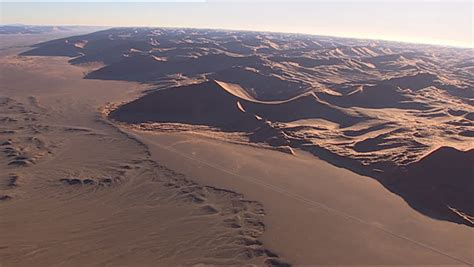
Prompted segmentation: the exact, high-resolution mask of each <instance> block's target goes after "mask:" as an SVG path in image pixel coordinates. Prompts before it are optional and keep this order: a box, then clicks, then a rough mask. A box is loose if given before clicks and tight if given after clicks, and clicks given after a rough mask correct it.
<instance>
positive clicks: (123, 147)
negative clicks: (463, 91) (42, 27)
mask: <svg viewBox="0 0 474 267" xmlns="http://www.w3.org/2000/svg"><path fill="white" fill-rule="evenodd" d="M2 38H4V37H2ZM8 38H17V39H18V42H21V46H18V45H15V44H14V43H15V42H13V41H9V43H8V45H4V46H3V47H2V48H1V50H0V152H1V153H0V195H1V199H0V265H1V266H183V265H185V266H187V265H191V266H208V265H210V266H213V265H236V266H243V265H246V266H253V265H256V266H261V265H269V266H285V265H286V264H291V265H295V266H300V265H308V266H470V265H472V264H473V263H474V228H473V227H472V225H469V220H470V219H472V217H470V216H471V215H472V214H469V205H471V206H470V208H472V203H471V204H469V203H468V204H467V207H468V208H466V203H464V202H462V201H465V198H462V197H461V198H460V200H458V199H456V201H458V202H456V201H455V200H453V202H452V203H455V204H456V205H458V206H456V207H460V208H458V209H456V210H455V211H458V213H457V214H458V215H460V216H461V217H462V216H465V218H466V220H467V222H466V223H464V222H463V221H457V220H461V219H456V218H457V217H456V218H454V217H449V216H447V217H442V215H433V216H429V215H430V214H429V212H425V211H424V210H423V209H422V208H417V207H416V205H418V204H419V203H422V202H417V201H418V200H417V199H415V200H413V201H412V202H410V201H411V200H410V198H409V197H405V196H406V195H404V194H403V193H397V192H395V193H394V192H393V191H396V190H389V189H388V188H390V187H389V186H384V185H385V184H384V181H385V180H383V179H381V180H377V179H374V177H372V176H371V175H370V173H366V172H364V171H358V170H356V169H355V168H348V167H346V165H344V164H339V163H338V162H337V161H335V160H328V159H327V157H324V155H321V156H319V157H318V155H317V154H315V153H314V151H313V150H311V149H305V146H295V145H291V144H290V145H288V144H285V145H284V146H280V145H278V146H275V145H271V144H269V143H268V142H247V141H246V139H245V138H244V137H245V136H247V135H245V136H244V137H243V134H241V133H242V132H246V131H243V130H242V131H235V130H234V129H232V130H229V129H227V128H225V127H221V126H222V125H220V124H219V123H221V121H217V120H212V121H209V123H197V124H199V125H197V124H193V123H186V122H185V121H183V120H184V119H183V118H182V117H179V118H178V117H173V120H174V121H163V123H160V120H161V117H159V119H157V120H156V121H155V122H149V123H148V122H147V123H143V122H141V121H133V122H130V121H131V120H133V119H136V117H133V116H137V115H136V114H135V115H133V116H129V117H127V116H128V115H127V114H130V113H127V112H132V111H128V110H127V108H130V109H131V110H132V109H133V108H134V107H133V106H127V105H131V104H133V102H131V101H141V100H140V99H141V97H146V96H150V95H152V94H157V96H156V97H158V96H160V95H159V94H160V93H162V94H163V95H164V96H165V97H166V92H162V91H160V90H158V91H153V90H154V89H155V88H156V86H157V85H158V86H163V87H170V86H169V85H168V84H167V83H161V84H160V83H158V82H157V83H149V82H140V81H136V80H134V79H127V80H121V79H103V78H101V79H95V78H93V79H84V76H87V75H91V74H92V75H94V73H97V71H95V70H96V69H97V68H100V67H102V66H98V65H97V64H79V65H75V64H70V63H69V62H68V60H70V58H69V57H66V56H55V55H48V56H32V55H19V54H20V53H22V52H25V51H27V50H29V49H30V47H27V46H28V45H33V44H35V43H37V42H38V39H36V38H37V37H34V38H33V37H31V39H28V38H30V37H28V36H26V37H25V36H22V37H18V36H17V37H8ZM10 43H11V44H10ZM25 45H26V46H25ZM105 71H107V70H105ZM105 71H104V72H105ZM99 74H100V73H99ZM99 74H96V75H99ZM222 75H223V74H222ZM140 79H143V77H141V78H140ZM167 82H169V81H167ZM199 82H200V81H192V82H189V81H182V80H179V79H176V80H175V81H174V83H173V86H194V84H198V85H199V84H200V83H199ZM163 84H165V85H166V86H164V85H163ZM189 84H191V85H189ZM232 84H233V83H232ZM232 84H229V83H225V82H205V83H204V85H203V86H206V87H205V89H202V90H207V88H208V87H212V88H213V87H216V86H217V87H219V86H222V88H223V90H224V89H225V90H224V91H225V93H228V92H231V93H232V95H233V96H234V97H235V96H238V97H239V98H238V99H240V100H239V104H238V106H237V108H238V109H240V110H245V111H247V113H248V112H249V110H256V111H255V112H257V111H258V112H261V113H258V114H263V113H265V112H266V110H268V109H270V110H273V109H276V108H274V107H273V106H270V108H267V106H265V105H281V104H282V103H281V101H283V104H284V103H287V102H284V100H280V99H277V98H279V96H268V98H271V97H274V98H275V99H271V101H270V100H268V101H270V102H271V104H266V103H267V102H265V101H267V100H265V101H264V100H256V99H254V98H252V96H249V95H247V94H246V93H245V92H243V91H241V89H242V88H241V87H238V86H237V87H236V86H234V85H232ZM203 88H204V87H203ZM471 89H472V88H471ZM150 90H152V92H151V93H150ZM165 90H166V89H165ZM178 90H179V89H178ZM199 90H200V89H199ZM224 91H222V92H224ZM182 92H185V90H183V91H182ZM219 92H220V91H219ZM153 97H155V96H153ZM160 97H161V96H160ZM169 97H171V98H169V99H167V100H170V99H173V97H175V96H174V95H171V96H169ZM310 97H311V96H310ZM137 99H138V100H137ZM174 99H175V101H180V103H185V104H186V105H193V103H188V102H186V101H190V100H189V99H187V100H186V99H184V100H183V99H176V98H174ZM219 99H220V100H222V99H223V100H222V101H226V100H225V99H224V98H219ZM167 100H165V101H167ZM220 100H219V101H220ZM143 101H145V102H146V100H143ZM157 101H159V100H157ZM272 101H273V102H272ZM127 103H131V104H127ZM318 103H319V102H318ZM324 103H326V102H324ZM456 103H458V102H456ZM145 104H146V103H145ZM145 104H144V105H145ZM471 104H472V103H471ZM118 106H119V108H118V109H117V107H118ZM162 106H163V107H165V106H166V103H164V104H163V105H162ZM177 106H179V104H178V105H177ZM262 106H264V107H262ZM339 106H344V104H340V105H339ZM465 106H468V104H463V103H458V107H465ZM453 107H454V104H453ZM392 108H393V113H392V114H399V113H396V112H397V110H395V109H396V108H395V107H392ZM398 108H400V107H398ZM121 109H122V110H125V111H121ZM469 109H471V110H469ZM336 110H337V111H332V110H331V111H328V114H333V113H332V112H335V114H336V113H337V112H339V111H340V110H343V109H339V108H337V109H336ZM466 110H467V111H465V112H464V113H462V112H460V113H462V114H465V113H468V112H471V113H472V106H470V107H469V108H467V109H466ZM388 111H389V109H387V110H384V112H388ZM121 112H122V113H121ZM143 112H145V111H143ZM223 112H224V111H223ZM226 112H227V111H226ZM229 112H231V111H229ZM232 112H233V111H232ZM370 112H375V111H374V110H368V111H367V114H368V113H370ZM414 112H415V111H414ZM275 113H277V111H275V112H274V113H270V112H269V113H268V114H270V115H268V116H272V114H275ZM124 114H125V115H124ZM137 114H139V112H138V113H137ZM229 114H231V115H229V116H233V115H232V114H234V113H229ZM337 114H339V113H337ZM354 114H355V113H351V114H349V115H341V116H342V117H337V118H341V120H344V119H345V118H346V116H347V117H348V118H349V117H350V118H356V119H355V120H356V121H357V120H358V119H357V118H358V116H356V115H354ZM357 114H359V113H357ZM145 115H146V116H148V115H147V114H145V113H144V116H145ZM385 115H386V114H385ZM385 115H384V114H382V113H381V115H380V117H381V118H380V121H382V120H383V117H384V116H385ZM235 116H237V115H235ZM238 116H241V115H238ZM245 116H247V115H245ZM331 116H332V115H331ZM334 116H336V115H334ZM338 116H339V115H338ZM397 116H398V115H397ZM399 116H404V114H401V113H400V114H399ZM207 118H211V117H207ZM236 118H237V117H236ZM242 118H244V119H245V120H246V122H247V119H246V118H247V117H242ZM328 118H329V117H328ZM328 118H326V119H325V118H315V120H313V121H311V120H309V122H308V121H306V122H305V123H310V124H311V123H312V124H314V123H315V121H316V122H318V123H319V124H320V125H322V126H321V127H322V128H324V129H323V130H322V134H327V135H328V136H329V132H331V133H334V136H335V135H336V134H337V133H340V131H341V130H338V128H337V127H336V126H334V123H331V121H330V118H333V117H330V118H329V119H328ZM432 118H435V119H433V120H436V116H433V117H432ZM166 119H167V120H168V117H167V118H166ZM237 119H240V117H239V118H237ZM254 119H255V117H252V120H250V119H249V120H248V121H249V124H252V123H260V122H259V121H260V120H261V118H257V120H255V121H256V122H254ZM282 120H283V121H284V123H287V124H285V127H286V128H287V129H290V128H291V127H295V126H294V125H291V123H292V122H290V121H289V120H285V119H282ZM318 120H319V121H318ZM348 121H350V120H349V119H348ZM303 122H304V120H298V122H297V124H298V125H297V126H299V127H301V125H302V123H303ZM293 123H294V122H293ZM363 123H364V122H361V124H354V125H364V124H363ZM205 124H207V126H212V128H205V127H204V126H202V125H205ZM319 124H318V125H319ZM342 124H344V122H342V123H341V125H342ZM379 124H380V123H379ZM252 125H253V124H252ZM367 125H368V126H367ZM346 126H348V125H346ZM365 126H367V127H369V128H370V127H373V125H369V124H366V125H365ZM219 127H221V128H219ZM226 127H227V126H226ZM249 127H250V126H249ZM348 127H350V125H349V126H348ZM331 128H333V130H330V129H331ZM379 128H380V127H379ZM216 129H220V130H216ZM272 129H273V128H272ZM348 129H349V130H350V131H353V132H355V131H357V130H359V131H361V129H355V128H348ZM349 130H347V131H349ZM463 131H464V132H466V131H468V130H466V129H463ZM396 134H397V133H394V135H396ZM374 136H375V135H374ZM438 137H439V136H437V138H438ZM334 138H336V137H333V139H332V140H333V141H334V140H335V139H334ZM433 138H434V137H433ZM463 138H467V137H460V138H458V139H457V140H454V139H453V140H451V141H449V142H450V143H449V144H451V146H453V147H456V148H457V149H459V150H460V151H467V150H468V149H472V148H473V146H472V139H463ZM437 140H438V139H437ZM466 140H467V141H466ZM469 140H470V141H469ZM325 145H326V147H329V148H331V142H328V143H322V144H321V146H325ZM366 145H367V146H369V145H370V144H366ZM399 147H403V146H399ZM329 148H328V149H329ZM364 148H365V149H366V150H367V148H366V147H364ZM395 148H396V147H395ZM462 149H464V150H462ZM432 150H434V149H432ZM409 151H414V150H409ZM417 151H418V150H417ZM456 151H457V150H456ZM402 152H403V151H402ZM428 152H429V151H428ZM428 152H426V153H425V154H424V155H426V154H428ZM374 154H375V156H374V158H376V159H377V157H378V156H380V155H378V154H377V153H376V152H374ZM354 155H355V156H354ZM354 155H353V157H354V158H357V155H358V154H357V155H356V154H354ZM424 155H423V156H424ZM347 157H351V156H350V155H348V156H347ZM420 157H421V156H420ZM417 160H419V159H417ZM351 169H352V170H351ZM387 169H388V168H387ZM387 169H385V170H387ZM464 171H465V170H464ZM468 171H469V170H468ZM471 178H472V177H471ZM387 179H388V178H387ZM381 181H382V182H381ZM403 192H404V191H403ZM404 197H405V198H404ZM413 203H415V204H413ZM459 203H460V204H459ZM463 203H464V204H463ZM453 205H454V204H453ZM436 207H438V206H436ZM453 207H454V206H453ZM453 209H454V208H453ZM433 210H434V211H437V210H436V209H435V208H433ZM440 214H441V213H440ZM440 216H441V217H440ZM453 218H454V219H453Z"/></svg>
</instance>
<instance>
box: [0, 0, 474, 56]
mask: <svg viewBox="0 0 474 267" xmlns="http://www.w3.org/2000/svg"><path fill="white" fill-rule="evenodd" d="M29 1H31V0H29ZM33 1H34V0H33ZM77 1H78V0H75V2H74V3H72V2H66V1H60V0H53V2H48V3H45V2H41V1H34V2H25V1H23V0H16V1H14V2H5V1H4V0H0V9H1V12H0V23H1V24H12V23H22V24H41V25H95V26H155V27H191V28H217V29H237V30H263V31H277V32H297V33H309V34H317V35H331V36H343V37H358V38H366V39H383V40H394V41H405V42H419V43H431V44H443V45H454V46H463V47H474V37H473V35H474V34H473V24H474V22H473V13H474V11H473V8H474V7H473V1H427V0H424V1H408V0H404V1H384V0H382V1H363V0H349V1H331V2H330V1H318V0H313V1H308V0H307V1H288V0H287V1H268V0H267V1H249V0H248V1H242V0H241V1H225V0H214V1H212V0H210V1H205V0H202V1H200V0H198V1H192V0H191V1H162V0H161V1H156V0H144V1H143V0H142V1H141V2H131V1H120V2H119V3H117V2H115V3H112V1H111V0H102V1H101V2H96V1H92V0H82V1H81V0H79V1H81V2H77Z"/></svg>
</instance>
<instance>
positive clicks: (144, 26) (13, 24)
mask: <svg viewBox="0 0 474 267" xmlns="http://www.w3.org/2000/svg"><path fill="white" fill-rule="evenodd" d="M0 1H1V0H0ZM9 25H10V26H18V25H22V26H54V27H58V26H64V27H99V28H108V29H112V28H163V29H196V30H217V31H241V32H255V33H259V32H261V33H275V34H297V35H309V36H315V37H331V38H341V39H357V40H363V41H382V42H393V43H403V44H413V45H427V46H438V47H447V48H458V49H474V43H473V42H471V44H470V46H469V45H464V44H452V43H445V42H442V41H441V42H430V41H423V40H400V39H392V38H384V37H370V36H367V37H362V36H354V35H328V34H318V33H309V32H290V31H278V30H264V29H262V30H258V29H255V30H250V29H236V28H210V27H191V26H156V25H89V24H23V23H21V22H20V23H0V26H9ZM471 38H472V37H471Z"/></svg>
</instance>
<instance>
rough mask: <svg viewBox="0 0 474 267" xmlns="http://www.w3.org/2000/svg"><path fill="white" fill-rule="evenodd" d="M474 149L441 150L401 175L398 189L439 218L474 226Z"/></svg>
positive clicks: (416, 163) (410, 200)
mask: <svg viewBox="0 0 474 267" xmlns="http://www.w3.org/2000/svg"><path fill="white" fill-rule="evenodd" d="M473 163H474V149H470V150H467V151H461V150H457V149H455V148H452V147H440V148H438V149H436V150H434V151H433V152H431V153H429V154H428V155H426V156H425V157H423V158H422V159H420V160H419V161H417V162H415V163H413V164H410V165H409V166H407V168H406V170H404V171H402V172H400V173H399V174H398V177H397V178H398V179H397V180H398V182H397V185H396V186H395V187H394V188H395V190H397V191H399V192H400V193H401V195H402V196H404V197H405V199H406V200H407V201H408V202H409V203H410V204H412V205H415V206H421V207H423V209H425V210H426V209H429V210H431V211H432V212H433V213H434V214H431V215H432V216H433V217H435V218H440V219H448V220H451V221H456V222H459V223H464V224H468V225H471V226H474V206H473V205H472V203H474V179H473V177H474V164H473Z"/></svg>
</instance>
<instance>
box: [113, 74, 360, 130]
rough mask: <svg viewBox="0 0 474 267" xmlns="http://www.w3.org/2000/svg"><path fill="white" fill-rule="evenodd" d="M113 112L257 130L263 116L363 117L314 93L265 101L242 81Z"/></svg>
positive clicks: (171, 93) (186, 90) (207, 85)
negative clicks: (284, 99)
mask: <svg viewBox="0 0 474 267" xmlns="http://www.w3.org/2000/svg"><path fill="white" fill-rule="evenodd" d="M110 115H111V117H112V118H113V119H116V120H119V121H125V122H129V123H140V122H149V121H151V122H178V123H187V124H195V125H208V126H213V127H218V128H221V129H224V130H239V131H250V130H253V129H255V128H256V127H258V126H260V125H262V122H263V120H269V121H278V122H290V121H295V120H300V119H310V118H321V119H325V120H328V121H332V122H335V123H339V124H340V125H342V126H344V125H350V124H353V123H356V122H359V121H361V120H363V118H361V117H357V116H356V115H352V114H350V113H348V112H346V111H342V110H341V109H339V108H337V107H334V106H331V105H330V104H328V103H325V102H322V101H321V100H319V99H318V98H317V96H315V95H314V94H313V93H306V94H303V95H300V96H298V97H295V98H292V99H290V100H287V101H274V102H263V101H257V100H255V99H253V98H252V97H251V96H250V95H249V94H248V93H247V92H246V91H245V90H243V89H242V88H241V87H240V86H238V85H233V84H228V83H224V82H220V81H207V82H203V83H199V84H193V85H188V86H182V87H174V88H169V89H164V90H159V91H156V92H153V93H150V94H148V95H146V96H143V97H141V98H139V99H137V100H135V101H132V102H130V103H128V104H125V105H123V106H121V107H120V108H118V109H116V110H115V111H113V112H112V113H111V114H110Z"/></svg>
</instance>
